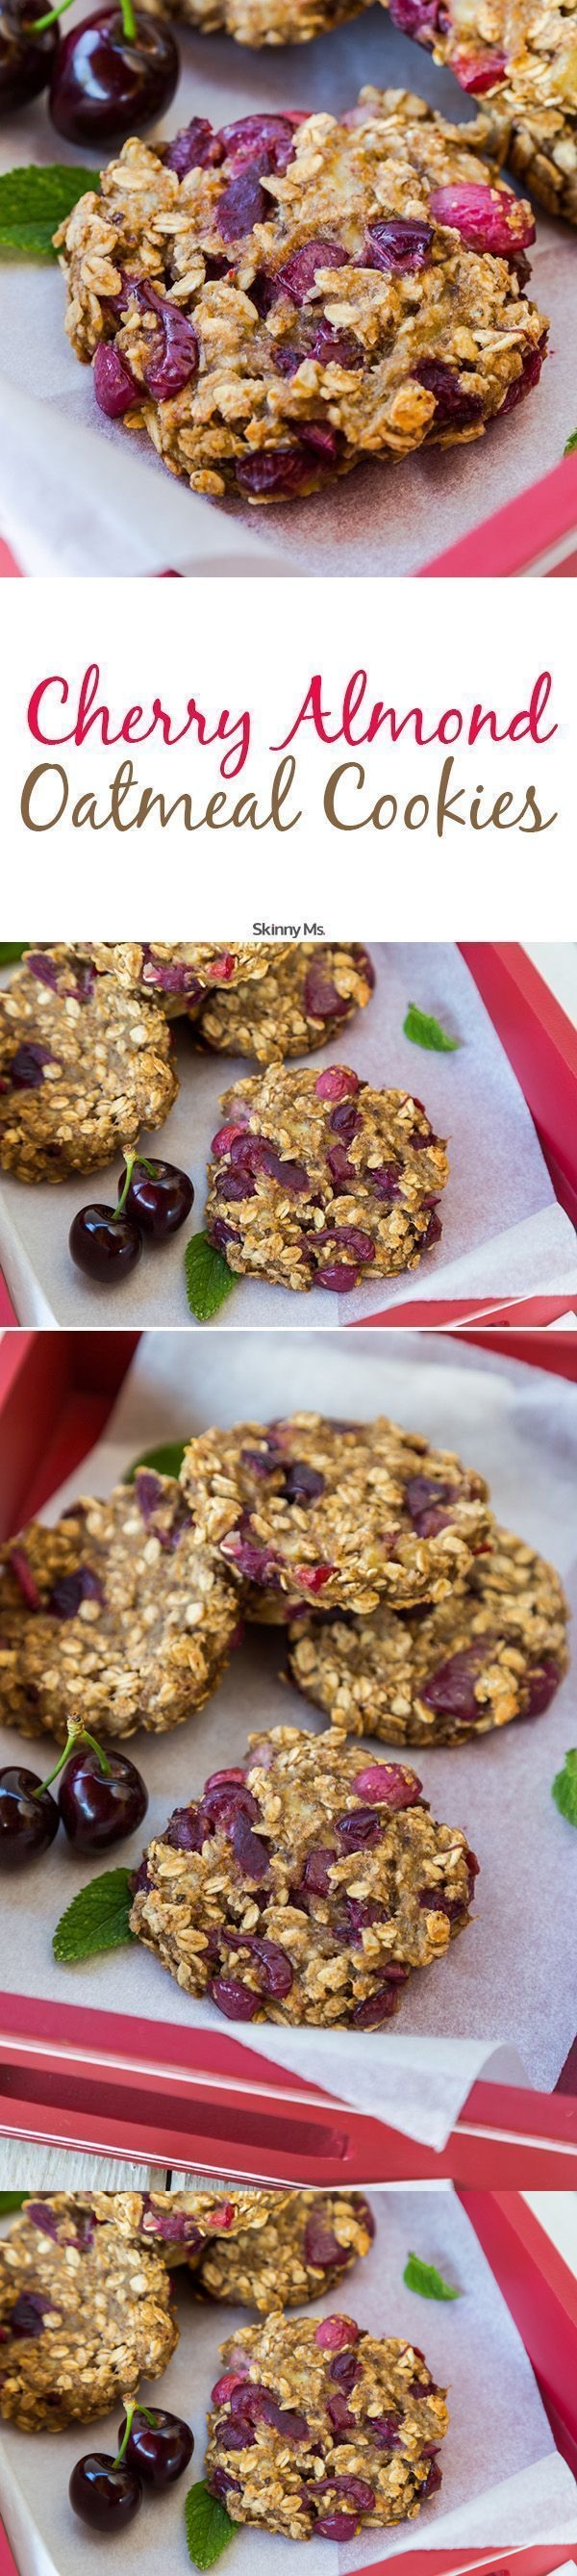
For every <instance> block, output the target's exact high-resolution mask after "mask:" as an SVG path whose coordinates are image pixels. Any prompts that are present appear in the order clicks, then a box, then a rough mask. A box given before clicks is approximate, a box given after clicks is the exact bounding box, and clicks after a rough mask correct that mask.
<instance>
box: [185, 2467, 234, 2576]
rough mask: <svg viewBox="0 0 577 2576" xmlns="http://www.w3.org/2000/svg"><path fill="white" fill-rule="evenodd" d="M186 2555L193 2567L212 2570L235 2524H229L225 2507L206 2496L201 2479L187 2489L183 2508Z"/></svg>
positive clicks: (206, 2492)
mask: <svg viewBox="0 0 577 2576" xmlns="http://www.w3.org/2000/svg"><path fill="white" fill-rule="evenodd" d="M184 2518H185V2522H186V2538H187V2543H188V2555H189V2558H191V2559H192V2564H193V2567H202V2568H204V2567H214V2564H215V2560H216V2559H217V2558H220V2557H221V2555H222V2551H223V2549H228V2544H229V2540H232V2539H233V2538H234V2533H235V2531H237V2530H238V2524H237V2523H236V2522H231V2519H230V2514H229V2513H227V2510H226V2505H224V2504H219V2502H218V2498H217V2496H211V2495H209V2490H208V2487H207V2485H206V2483H205V2480H204V2478H199V2480H198V2483H197V2485H196V2486H194V2487H189V2490H188V2495H187V2498H186V2503H185V2507H184Z"/></svg>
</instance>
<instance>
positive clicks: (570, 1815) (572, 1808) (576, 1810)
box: [551, 1745, 577, 1825]
mask: <svg viewBox="0 0 577 2576" xmlns="http://www.w3.org/2000/svg"><path fill="white" fill-rule="evenodd" d="M551 1796H552V1798H554V1799H555V1805H556V1807H558V1808H559V1814H560V1816H566V1819H567V1824H568V1825H577V1745H574V1746H573V1749H572V1751H571V1752H570V1753H566V1755H565V1761H564V1764H563V1769H562V1771H557V1772H556V1775H555V1779H554V1781H553V1786H552V1790H551Z"/></svg>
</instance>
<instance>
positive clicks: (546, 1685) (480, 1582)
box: [289, 1529, 568, 1744]
mask: <svg viewBox="0 0 577 2576" xmlns="http://www.w3.org/2000/svg"><path fill="white" fill-rule="evenodd" d="M567 1617H568V1610H567V1603H566V1601H565V1597H564V1593H563V1589H562V1585H561V1583H560V1581H559V1576H558V1575H557V1574H556V1573H555V1571H554V1568H553V1566H552V1565H546V1563H545V1561H544V1558H543V1557H542V1556H536V1555H535V1552H534V1550H533V1548H530V1547H526V1546H525V1542H524V1540H523V1539H521V1538H515V1537H514V1536H513V1535H512V1533H511V1532H510V1531H509V1530H501V1529H496V1531H495V1543H494V1548H493V1552H492V1554H491V1555H488V1556H481V1557H478V1558H477V1559H476V1561H475V1564H474V1565H473V1566H472V1568H471V1573H470V1577H469V1580H468V1583H467V1584H466V1585H461V1584H460V1583H459V1584H456V1585H455V1586H454V1588H453V1591H452V1593H451V1595H450V1597H449V1599H448V1600H446V1601H442V1602H441V1603H440V1604H439V1605H438V1607H436V1608H435V1609H432V1610H429V1609H426V1610H424V1611H423V1610H419V1611H417V1612H414V1613H413V1615H412V1616H411V1615H410V1614H408V1615H407V1613H405V1614H404V1615H403V1614H401V1615H400V1616H399V1614H398V1613H397V1612H395V1611H392V1610H389V1609H388V1608H383V1607H381V1608H380V1609H378V1610H374V1611H373V1613H372V1617H371V1618H368V1619H363V1618H355V1617H354V1616H353V1617H349V1618H347V1619H343V1618H336V1619H333V1620H315V1619H309V1618H308V1617H307V1618H306V1619H305V1620H303V1617H302V1614H301V1616H300V1618H299V1620H298V1622H296V1621H295V1625H294V1627H293V1629H292V1631H291V1639H290V1647H289V1670H290V1673H291V1675H292V1679H293V1681H294V1682H296V1684H297V1687H298V1689H299V1690H301V1691H304V1694H305V1698H306V1699H311V1700H313V1701H314V1704H315V1707H317V1708H323V1709H326V1711H327V1715H328V1716H329V1717H330V1719H331V1722H332V1724H333V1726H340V1727H342V1728H343V1729H344V1732H345V1734H346V1735H376V1736H380V1737H381V1738H382V1740H383V1742H384V1743H386V1744H463V1743H464V1742H465V1741H466V1739H467V1737H468V1736H473V1735H488V1734H489V1732H490V1730H491V1729H492V1728H493V1727H495V1726H508V1725H509V1724H510V1722H511V1719H512V1718H514V1717H540V1716H541V1714H542V1711H543V1710H544V1709H546V1708H548V1707H549V1703H550V1700H552V1698H553V1696H554V1692H555V1691H556V1690H557V1689H558V1686H559V1682H560V1681H562V1678H563V1674H564V1672H565V1671H566V1669H567V1662H568V1655H567V1640H566V1627H567Z"/></svg>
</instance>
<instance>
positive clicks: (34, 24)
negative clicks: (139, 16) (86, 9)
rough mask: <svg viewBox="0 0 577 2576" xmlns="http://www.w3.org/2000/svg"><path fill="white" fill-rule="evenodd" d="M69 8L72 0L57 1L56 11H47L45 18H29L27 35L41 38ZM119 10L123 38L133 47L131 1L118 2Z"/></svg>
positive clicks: (135, 30)
mask: <svg viewBox="0 0 577 2576" xmlns="http://www.w3.org/2000/svg"><path fill="white" fill-rule="evenodd" d="M71 8H72V0H58V6H57V8H56V9H49V10H48V11H47V14H46V17H45V18H31V19H29V21H28V33H29V35H31V36H42V35H43V34H44V29H45V27H54V26H55V25H56V20H57V19H58V18H65V16H66V11H67V9H71ZM119 8H120V16H121V19H122V33H123V36H125V37H126V42H127V44H128V45H133V44H134V43H135V39H136V33H137V28H136V18H135V14H134V9H133V6H132V0H119Z"/></svg>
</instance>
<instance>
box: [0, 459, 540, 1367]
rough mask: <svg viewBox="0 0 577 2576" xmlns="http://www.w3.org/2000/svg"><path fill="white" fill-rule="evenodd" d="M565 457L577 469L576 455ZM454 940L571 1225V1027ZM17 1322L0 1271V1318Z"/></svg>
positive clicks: (477, 950) (530, 1312)
mask: <svg viewBox="0 0 577 2576" xmlns="http://www.w3.org/2000/svg"><path fill="white" fill-rule="evenodd" d="M571 461H572V462H574V464H575V467H576V469H577V458H575V459H574V460H571ZM0 575H1V564H0ZM459 944H460V948H461V956H462V957H464V959H465V963H466V965H467V966H468V967H469V971H470V973H471V975H472V976H473V977H474V980H475V983H476V985H477V988H478V991H479V992H480V994H481V998H482V1000H483V1002H484V1004H485V1009H486V1010H487V1011H488V1013H489V1018H490V1019H491V1020H492V1022H493V1027H494V1028H495V1029H496V1031H497V1035H498V1037H500V1039H501V1043H502V1045H503V1046H504V1048H505V1053H506V1055H508V1057H509V1062H510V1064H511V1065H512V1067H513V1072H514V1073H515V1074H516V1076H517V1081H518V1082H519V1083H520V1086H521V1090H522V1092H523V1094H524V1098H525V1100H526V1102H527V1106H528V1108H529V1109H530V1111H531V1116H532V1118H533V1120H534V1124H535V1127H536V1129H537V1134H538V1137H539V1142H540V1144H541V1147H542V1150H543V1153H544V1156H545V1161H546V1163H547V1166H548V1170H549V1172H550V1175H551V1180H552V1182H553V1188H554V1191H555V1195H556V1198H557V1199H558V1200H559V1204H560V1206H561V1207H562V1208H564V1209H565V1211H566V1214H567V1215H568V1216H569V1217H571V1219H572V1222H573V1224H574V1225H576V1226H577V1029H575V1028H574V1027H573V1026H572V1023H571V1021H570V1020H569V1019H568V1018H567V1014H566V1012H565V1011H563V1010H562V1009H561V1005H560V1003H559V1002H557V1001H556V1000H555V996H554V994H553V993H551V992H550V991H549V987H548V985H547V984H545V983H544V981H543V977H542V975H540V974H539V973H538V970H537V968H536V966H534V965H533V963H532V960H531V958H530V957H528V956H527V955H526V952H525V950H524V949H523V948H521V947H518V946H517V945H516V944H515V942H513V941H504V942H499V941H487V942H483V941H461V942H460V943H459ZM576 1273H577V1256H576ZM567 1303H568V1300H567V1296H566V1294H565V1295H563V1296H557V1297H555V1296H551V1297H525V1298H522V1299H520V1300H517V1302H516V1303H515V1304H513V1305H511V1304H510V1303H508V1301H507V1299H506V1298H505V1302H504V1303H503V1301H502V1300H501V1299H500V1298H494V1297H486V1298H484V1299H483V1300H482V1301H481V1303H479V1301H478V1300H477V1301H476V1302H472V1301H471V1299H470V1298H468V1299H465V1298H460V1299H459V1300H457V1301H455V1300H453V1301H449V1300H448V1299H447V1298H443V1297H439V1298H434V1299H432V1300H431V1301H425V1300H424V1299H413V1300H412V1302H411V1304H403V1305H400V1306H394V1307H389V1308H388V1310H387V1312H386V1314H375V1315H370V1316H368V1317H365V1318H364V1325H365V1328H366V1324H367V1323H369V1324H382V1325H387V1326H388V1327H389V1328H392V1329H393V1330H394V1328H395V1326H397V1325H399V1324H413V1325H415V1326H416V1325H418V1324H426V1325H444V1324H454V1323H473V1324H474V1323H477V1322H478V1321H479V1322H480V1321H482V1318H483V1316H487V1317H488V1318H490V1319H491V1321H492V1322H494V1323H501V1322H502V1321H505V1322H506V1321H508V1320H511V1322H514V1323H516V1324H527V1325H529V1324H531V1325H540V1324H541V1325H542V1324H552V1323H555V1322H556V1321H557V1320H558V1318H559V1316H561V1315H562V1314H564V1313H566V1311H567ZM575 1309H576V1312H577V1291H576V1297H575ZM16 1321H17V1317H16V1316H15V1314H14V1308H13V1307H12V1305H11V1303H10V1299H9V1296H8V1292H7V1289H6V1288H5V1286H4V1283H3V1281H2V1278H1V1275H0V1324H2V1323H4V1324H10V1323H15V1322H16ZM353 1329H357V1328H356V1327H353Z"/></svg>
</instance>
